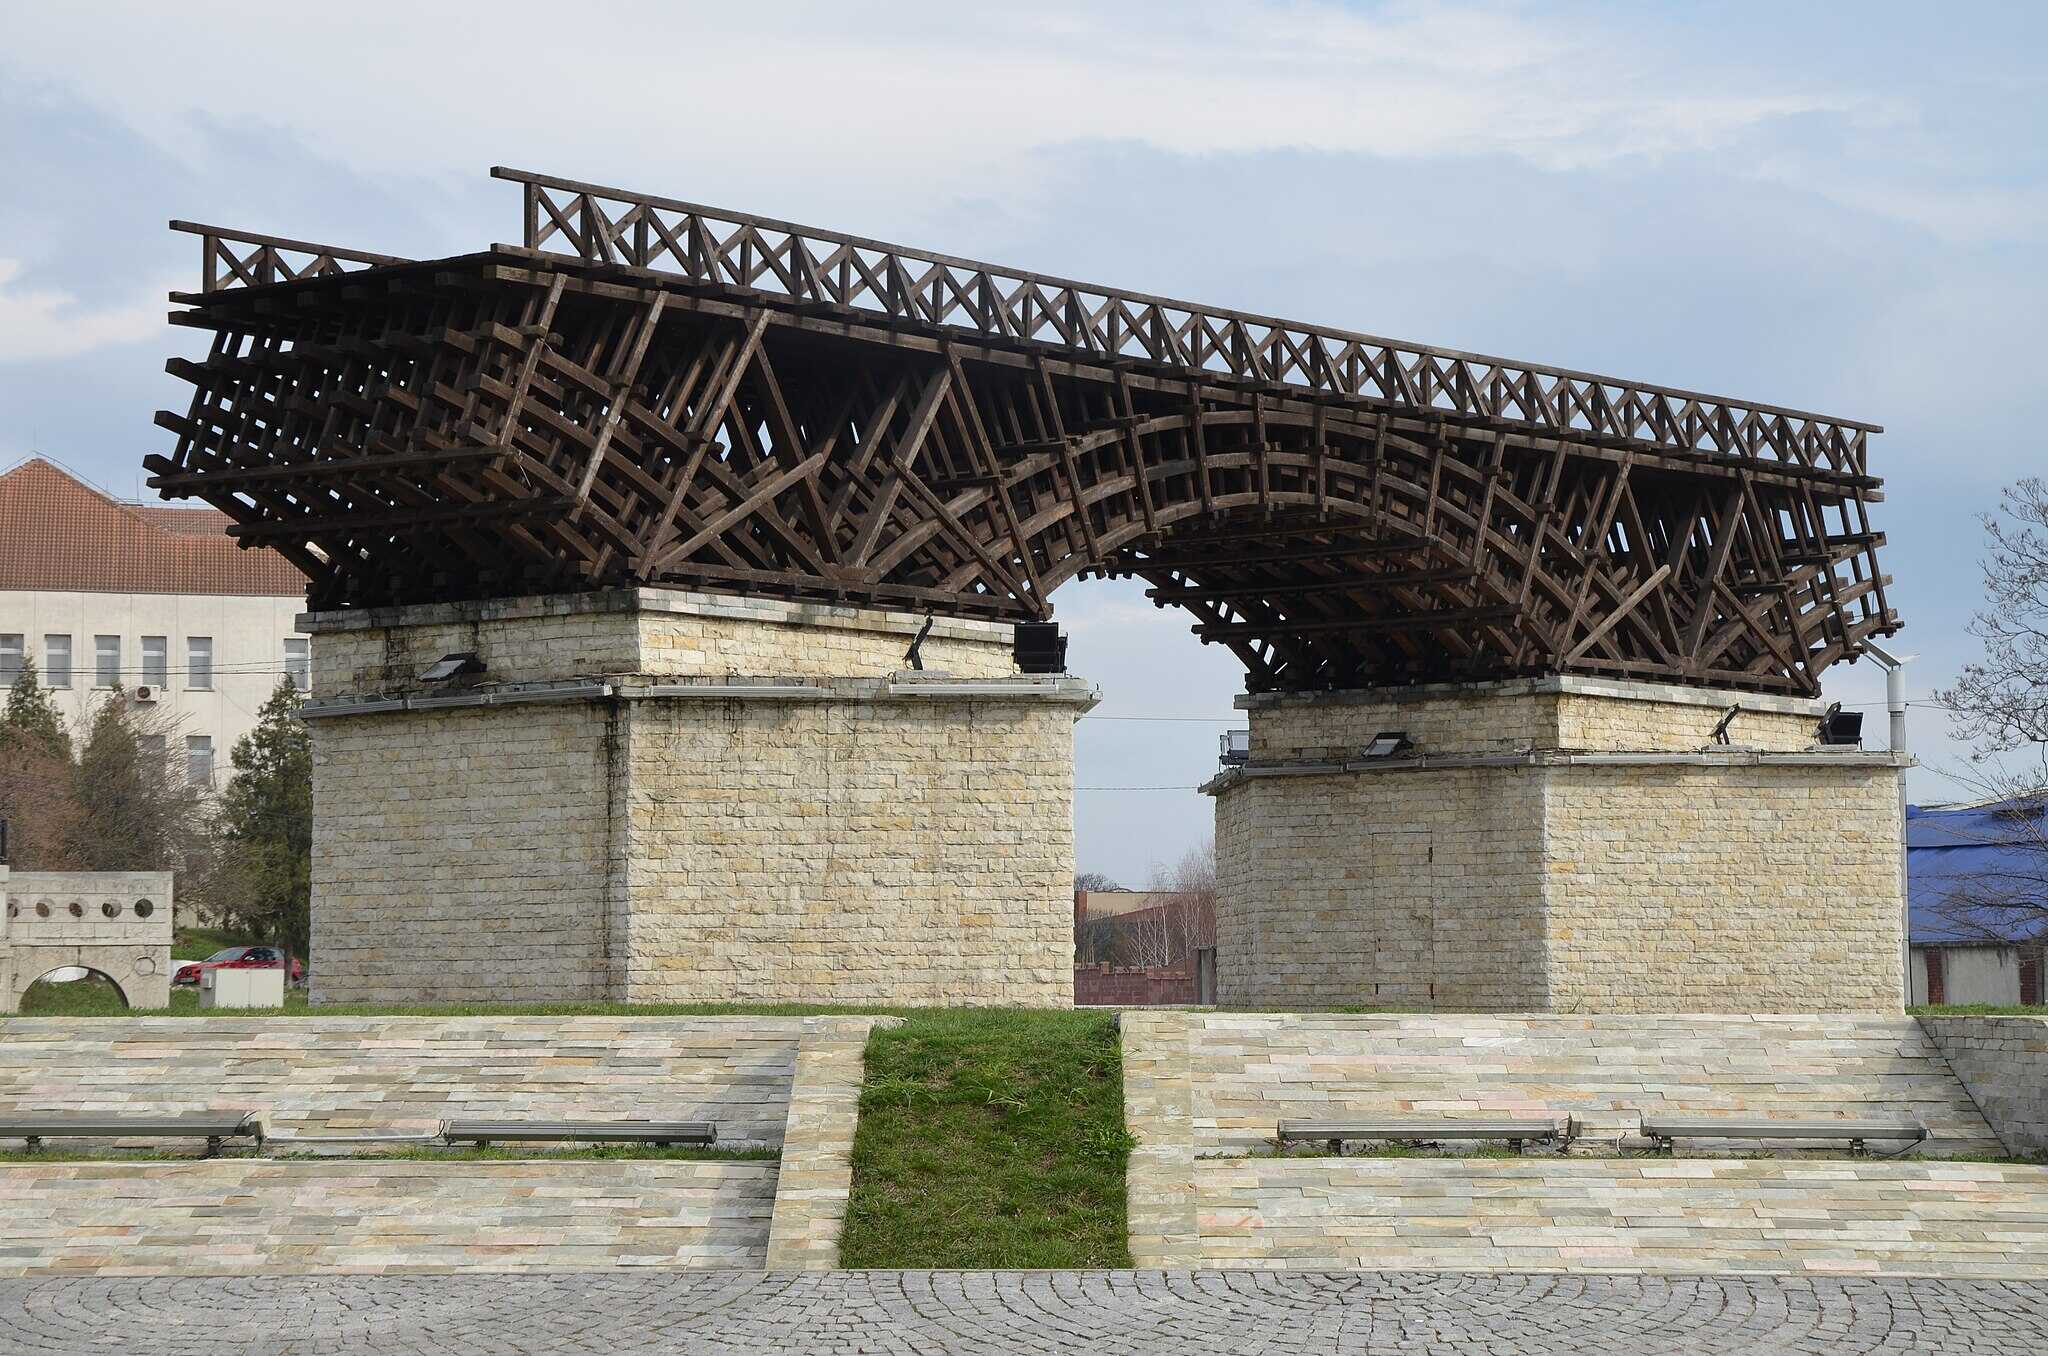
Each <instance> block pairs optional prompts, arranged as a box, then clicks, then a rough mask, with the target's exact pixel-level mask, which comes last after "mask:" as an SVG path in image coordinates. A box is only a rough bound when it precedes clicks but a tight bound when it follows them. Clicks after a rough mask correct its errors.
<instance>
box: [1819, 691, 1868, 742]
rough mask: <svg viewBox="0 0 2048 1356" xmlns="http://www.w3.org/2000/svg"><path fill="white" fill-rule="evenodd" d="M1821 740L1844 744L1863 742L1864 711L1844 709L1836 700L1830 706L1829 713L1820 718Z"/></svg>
mask: <svg viewBox="0 0 2048 1356" xmlns="http://www.w3.org/2000/svg"><path fill="white" fill-rule="evenodd" d="M1820 742H1821V743H1823V744H1832V745H1843V744H1861V743H1862V742H1863V713H1862V712H1861V711H1844V710H1843V709H1842V704H1841V703H1840V702H1836V703H1835V704H1834V705H1832V706H1830V707H1828V710H1827V714H1826V715H1824V716H1822V717H1821V718H1820Z"/></svg>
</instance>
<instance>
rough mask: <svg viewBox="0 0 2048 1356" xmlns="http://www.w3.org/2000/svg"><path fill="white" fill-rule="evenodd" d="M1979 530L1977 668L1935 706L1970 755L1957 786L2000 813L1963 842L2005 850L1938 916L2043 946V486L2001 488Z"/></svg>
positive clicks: (2047, 512) (2046, 543)
mask: <svg viewBox="0 0 2048 1356" xmlns="http://www.w3.org/2000/svg"><path fill="white" fill-rule="evenodd" d="M1983 522H1984V535H1985V556H1984V593H1985V598H1986V606H1985V608H1984V610H1983V611H1981V612H1979V613H1977V614H1976V616H1975V617H1973V618H1972V619H1971V622H1970V634H1972V635H1974V636H1976V637H1977V638H1978V639H1979V640H1981V641H1982V642H1983V643H1984V658H1983V659H1982V661H1980V662H1978V663H1975V664H1966V665H1964V666H1963V671H1962V676H1961V677H1960V678H1958V679H1957V681H1956V685H1955V686H1954V687H1952V688H1950V689H1948V690H1947V691H1945V692H1942V693H1940V694H1938V695H1939V697H1940V699H1941V700H1942V702H1944V703H1945V704H1946V705H1947V707H1948V709H1949V714H1950V717H1951V719H1952V722H1953V728H1954V731H1955V734H1956V736H1957V737H1958V738H1960V739H1964V740H1967V741H1969V742H1970V743H1971V744H1973V745H1974V746H1975V751H1974V752H1973V754H1972V755H1971V768H1970V770H1969V771H1968V772H1967V773H1965V774H1963V776H1962V778H1961V779H1962V780H1963V781H1964V782H1965V783H1966V784H1967V785H1969V786H1970V787H1971V788H1972V789H1973V790H1974V791H1976V792H1977V793H1978V795H1979V796H1980V797H1981V798H1982V799H1984V800H1985V801H1987V802H1997V803H1998V804H1997V805H1996V808H1992V809H1989V810H1988V820H1987V821H1986V823H1985V824H1984V825H1982V826H1979V827H1977V828H1972V829H1966V830H1963V832H1966V833H1970V834H1972V835H1973V836H1974V838H1973V841H1987V840H1988V841H1992V842H1996V843H1999V844H2001V845H2002V846H2003V847H2004V848H2005V850H2004V851H2003V852H2000V853H1997V854H1990V855H1989V859H1988V860H1987V862H1986V863H1985V864H1984V865H1982V866H1981V867H1980V868H1978V869H1975V870H1973V871H1972V872H1971V873H1970V874H1969V875H1968V876H1966V877H1958V878H1957V879H1956V880H1955V881H1954V882H1953V883H1952V884H1950V885H1949V887H1948V888H1947V889H1946V891H1945V894H1944V896H1943V897H1942V898H1941V899H1940V900H1939V901H1938V902H1937V905H1936V907H1937V908H1938V909H1940V910H1941V912H1942V913H1944V914H1945V915H1946V916H1947V917H1948V918H1949V919H1950V920H1951V921H1952V922H1954V923H1956V924H1957V925H1958V926H1959V927H1960V928H1961V929H1962V930H1963V931H1964V932H1966V933H1969V934H1972V935H1978V936H1983V937H1986V938H1996V939H1999V940H2005V941H2013V940H2022V939H2029V938H2039V937H2042V936H2044V935H2048V818H2044V816H2048V789H2044V788H2048V481H2043V480H2041V479H2040V478H2038V477H2029V478H2028V479H2025V480H2022V481H2020V482H2019V483H2018V484H2017V485H2013V486H2010V487H2008V488H2007V489H2006V490H2005V491H2004V493H2003V495H2002V496H2001V502H2000V505H1999V512H1998V513H1994V514H1987V515H1985V517H1984V519H1983Z"/></svg>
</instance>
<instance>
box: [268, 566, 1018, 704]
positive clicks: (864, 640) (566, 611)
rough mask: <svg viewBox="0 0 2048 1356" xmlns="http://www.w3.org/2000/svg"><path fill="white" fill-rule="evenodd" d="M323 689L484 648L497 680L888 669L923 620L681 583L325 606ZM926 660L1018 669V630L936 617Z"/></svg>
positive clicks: (304, 625) (956, 669)
mask: <svg viewBox="0 0 2048 1356" xmlns="http://www.w3.org/2000/svg"><path fill="white" fill-rule="evenodd" d="M299 622H300V628H301V629H302V630H306V631H310V632H311V633H312V634H313V635H314V636H315V637H316V639H315V641H314V648H315V653H316V656H317V662H316V663H315V664H314V667H313V673H314V695H315V696H319V697H331V696H335V695H339V694H344V693H346V694H351V695H355V694H366V693H391V692H400V691H420V690H422V685H421V684H420V683H419V681H418V676H419V674H420V673H422V672H423V671H424V670H425V669H426V668H427V666H428V665H430V664H432V663H433V662H434V661H435V660H437V659H439V658H441V657H442V656H443V655H447V654H457V653H463V652H471V653H475V654H476V655H477V656H478V657H479V658H481V659H482V660H483V661H484V663H485V665H486V666H487V673H486V675H485V676H486V677H487V678H488V679H489V680H490V681H493V682H500V683H526V682H543V681H553V680H561V679H567V678H597V677H605V676H623V675H644V676H653V677H693V678H734V677H760V676H777V677H785V678H856V677H866V678H875V677H887V676H888V675H889V674H891V673H893V672H895V671H896V670H898V669H902V668H905V667H907V665H905V663H904V659H903V656H904V653H905V651H906V650H908V649H909V647H910V642H911V640H912V639H913V638H915V636H916V635H917V632H918V631H919V630H920V629H921V628H922V626H923V625H924V618H922V617H919V616H916V615H913V614H908V613H900V612H878V611H874V610H871V609H865V608H852V607H832V606H828V605H825V604H817V603H790V602H784V601H782V600H779V599H750V598H738V597H727V596H724V595H718V594H707V593H689V592H684V591H680V590H672V589H631V590H618V591H613V592H607V593H566V594H549V595H544V596H538V597H531V598H501V599H490V600H485V601H480V602H465V603H442V604H431V605H421V606H417V607H400V608H370V609H363V610H360V611H339V612H317V613H310V614H308V615H306V616H304V617H301V618H300V619H299ZM922 657H923V660H924V665H925V668H926V669H927V670H929V671H932V672H944V673H951V674H956V675H958V676H960V677H966V678H1000V677H1007V676H1009V675H1011V674H1014V673H1015V672H1016V667H1015V665H1014V664H1012V663H1011V660H1010V628H1009V627H1007V626H999V625H996V624H995V623H992V622H978V621H963V620H957V619H950V618H949V619H946V620H935V621H934V622H933V623H932V630H931V634H930V635H929V636H927V637H926V638H925V642H924V646H923V649H922Z"/></svg>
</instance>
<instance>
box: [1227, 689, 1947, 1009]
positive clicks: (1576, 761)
mask: <svg viewBox="0 0 2048 1356" xmlns="http://www.w3.org/2000/svg"><path fill="white" fill-rule="evenodd" d="M1238 704H1239V706H1240V707H1242V708H1245V709H1247V710H1248V711H1249V713H1250V722H1251V752H1250V758H1249V761H1248V762H1247V763H1246V764H1245V765H1244V766H1242V767H1235V768H1227V769H1225V770H1224V772H1223V773H1221V774H1220V775H1219V776H1218V777H1216V778H1215V779H1214V780H1213V781H1211V782H1210V783H1209V785H1208V786H1207V787H1206V788H1205V789H1206V790H1207V791H1209V792H1210V793H1211V794H1212V795H1213V796H1214V797H1215V800H1216V848H1217V874H1218V891H1219V899H1218V906H1217V947H1218V971H1219V990H1220V998H1221V1000H1222V1002H1223V1003H1225V1004H1227V1005H1253V1006H1262V1005H1272V1006H1311V1007H1313V1006H1338V1005H1346V1006H1348V1005H1363V1006H1376V1007H1389V1008H1403V1009H1436V1010H1452V1011H1455V1010H1467V1011H1517V1010H1526V1011H1563V1012H1573V1011H1579V1012H1797V1011H1817V1010H1880V1011H1898V1010H1899V1009H1900V1007H1901V1005H1902V1003H1903V1001H1904V996H1903V995H1902V993H1901V992H1900V987H1899V973H1898V970H1899V967H1898V949H1899V944H1900V938H1899V929H1900V914H1901V910H1900V900H1899V889H1900V885H1899V880H1900V877H1899V854H1900V851H1901V847H1900V841H1899V819H1898V816H1899V809H1898V806H1899V799H1898V785H1899V780H1898V779H1899V778H1900V777H1901V776H1903V769H1904V766H1905V763H1906V760H1905V759H1904V758H1903V757H1895V756H1894V755H1892V754H1891V753H1889V752H1885V751H1869V752H1866V751H1864V750H1862V749H1860V748H1854V747H1846V748H1845V747H1840V746H1832V747H1822V746H1820V745H1819V744H1818V743H1817V725H1818V721H1819V717H1820V714H1821V707H1820V704H1819V703H1815V702H1809V701H1803V700H1795V699H1787V698H1775V697H1766V696H1759V695H1754V694H1748V693H1732V692H1722V691H1711V690H1705V689H1694V688H1686V687H1677V686H1666V685H1655V684H1646V683H1624V682H1611V681H1605V680H1593V679H1584V678H1576V677H1561V678H1547V679H1531V680H1513V681H1504V682H1489V683H1474V684H1462V685H1436V686H1425V687H1413V688H1383V689H1372V690H1360V691H1350V692H1330V693H1313V694H1258V695H1252V696H1246V697H1241V698H1239V702H1238ZM1731 707H1739V708H1740V710H1739V711H1738V712H1737V713H1736V715H1735V716H1734V718H1733V719H1732V721H1731V722H1730V723H1729V726H1728V729H1727V735H1728V739H1729V742H1728V743H1726V744H1722V743H1719V742H1717V741H1716V740H1715V738H1714V734H1713V731H1714V727H1715V726H1716V725H1717V724H1718V723H1719V722H1720V721H1721V719H1722V717H1723V716H1724V715H1725V714H1726V713H1727V712H1728V710H1729V708H1731ZM1390 736H1401V737H1403V739H1404V740H1405V743H1403V742H1400V741H1397V740H1395V739H1393V738H1388V737H1390ZM1376 739H1377V740H1380V741H1381V742H1380V744H1379V746H1378V747H1377V748H1375V747H1374V742H1375V740H1376Z"/></svg>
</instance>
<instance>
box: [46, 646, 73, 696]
mask: <svg viewBox="0 0 2048 1356" xmlns="http://www.w3.org/2000/svg"><path fill="white" fill-rule="evenodd" d="M43 686H45V687H70V686H71V637H69V636H44V637H43Z"/></svg>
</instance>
